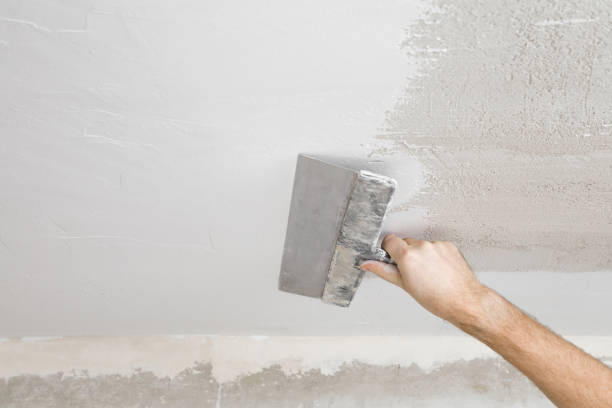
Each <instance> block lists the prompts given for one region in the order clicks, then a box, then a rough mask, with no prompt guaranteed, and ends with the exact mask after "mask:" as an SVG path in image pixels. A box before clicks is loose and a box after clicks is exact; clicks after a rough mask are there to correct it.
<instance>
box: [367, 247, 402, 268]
mask: <svg viewBox="0 0 612 408" xmlns="http://www.w3.org/2000/svg"><path fill="white" fill-rule="evenodd" d="M371 260H373V261H380V262H384V263H388V264H391V265H397V264H396V263H395V261H394V260H393V259H391V255H389V253H388V252H387V251H385V250H384V249H382V248H376V249H375V250H374V253H373V254H372V256H371Z"/></svg>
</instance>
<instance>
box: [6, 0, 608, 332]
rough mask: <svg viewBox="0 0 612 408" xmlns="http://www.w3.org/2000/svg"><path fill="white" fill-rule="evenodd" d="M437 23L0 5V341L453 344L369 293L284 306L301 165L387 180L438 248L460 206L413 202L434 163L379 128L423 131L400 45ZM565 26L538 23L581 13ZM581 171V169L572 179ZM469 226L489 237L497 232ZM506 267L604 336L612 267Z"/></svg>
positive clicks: (491, 274) (498, 266) (199, 7)
mask: <svg viewBox="0 0 612 408" xmlns="http://www.w3.org/2000/svg"><path fill="white" fill-rule="evenodd" d="M598 4H599V3H598ZM599 6H600V7H604V6H601V5H599ZM491 7H492V6H491ZM500 7H501V6H500ZM548 7H550V8H551V10H552V13H549V14H555V13H554V11H555V6H554V4H552V3H551V5H549V6H548ZM577 7H578V6H577ZM427 9H428V5H427V4H425V3H420V2H403V1H390V2H374V1H341V2H333V3H329V2H323V1H315V2H308V3H293V2H292V3H287V2H282V1H274V2H270V3H267V4H266V6H265V7H264V6H262V5H261V4H256V3H251V2H246V1H209V2H204V3H202V2H198V1H178V2H172V3H168V2H162V1H158V0H155V1H126V0H117V1H89V2H77V1H73V2H59V1H49V2H44V3H38V2H35V1H31V0H30V1H4V2H2V4H1V5H0V41H1V42H0V45H1V46H0V92H1V93H2V97H1V98H0V139H1V145H0V146H1V147H0V186H1V188H0V271H2V273H1V274H0V293H1V294H2V296H0V334H1V335H5V336H22V335H29V336H40V335H70V334H72V335H84V334H105V335H119V334H172V333H174V334H184V333H208V334H214V333H217V334H253V333H261V334H268V335H273V334H286V335H316V334H337V335H348V334H367V335H371V334H387V335H395V334H409V335H414V334H432V335H433V334H455V333H456V331H455V329H454V328H452V327H450V326H449V325H447V324H445V323H443V322H441V321H439V320H438V319H436V318H434V317H431V316H429V315H428V314H427V313H425V312H424V311H422V310H421V309H420V308H419V307H418V306H417V305H416V304H415V303H414V302H413V301H412V300H410V299H409V298H408V297H407V295H405V294H404V293H402V292H401V291H399V290H397V289H396V288H393V287H390V286H389V285H386V284H385V283H384V282H381V281H377V280H373V279H368V280H364V282H363V284H362V287H361V288H360V290H359V291H358V293H357V295H356V297H355V301H354V303H353V305H352V306H351V307H350V308H349V309H347V310H341V309H337V308H334V307H330V306H327V305H323V304H321V303H319V302H317V301H315V300H312V299H305V298H300V297H297V296H292V295H288V294H284V293H280V292H278V291H277V290H276V282H277V277H278V269H279V264H280V257H281V250H282V244H283V239H284V230H285V226H286V218H287V211H288V205H289V199H290V192H291V182H292V177H293V168H294V164H295V159H296V155H297V153H298V152H310V153H319V154H325V155H330V156H338V157H342V158H347V159H351V158H352V159H355V158H357V159H362V160H363V159H366V160H368V161H369V163H367V166H368V167H369V169H370V170H373V171H378V172H381V173H383V174H388V175H390V176H392V177H394V178H396V179H397V180H398V182H399V190H398V192H397V197H396V201H395V202H396V203H397V207H396V211H395V212H393V213H391V214H390V215H389V217H388V222H387V225H386V226H385V228H386V230H387V231H393V232H397V233H400V234H410V235H416V236H421V234H424V233H429V234H431V231H430V229H429V227H430V226H431V222H432V219H431V217H430V215H431V214H430V209H435V210H436V211H438V214H440V211H441V210H444V208H449V207H448V206H445V205H446V204H448V203H453V202H454V201H453V200H454V197H452V196H445V197H443V200H441V201H439V202H436V203H434V202H433V201H432V202H431V203H430V204H431V205H427V203H425V204H423V203H422V202H421V203H420V204H419V205H413V204H412V202H413V199H414V197H420V196H421V194H422V192H423V191H431V190H427V188H429V187H430V186H431V185H432V184H428V180H429V179H428V178H427V177H429V176H428V174H429V173H428V172H429V171H431V162H430V161H426V160H423V157H420V156H419V155H418V154H416V155H415V154H414V152H413V151H412V150H410V149H409V148H407V147H406V144H407V143H408V144H409V142H410V141H409V140H405V139H402V138H401V135H399V136H397V137H390V134H389V128H388V126H387V125H385V123H387V122H385V120H388V119H389V117H390V116H389V115H387V113H386V112H387V111H389V112H395V116H393V115H392V116H391V118H393V117H395V118H398V117H399V118H400V119H401V120H399V122H398V121H396V122H394V123H395V124H396V125H397V126H396V127H398V129H399V128H401V129H400V130H401V131H403V132H405V131H406V129H405V125H406V124H407V123H408V124H410V123H413V122H411V121H410V120H407V119H406V117H407V116H406V112H408V113H409V112H410V111H407V110H406V109H405V107H406V106H412V105H405V104H404V105H402V104H400V105H397V103H398V101H402V100H405V98H407V97H409V96H410V95H409V94H408V95H407V94H406V90H407V89H408V90H409V89H410V86H411V82H410V80H409V78H408V77H414V76H415V74H416V73H417V66H419V63H420V60H418V59H417V57H416V56H415V55H412V56H410V55H408V56H407V55H405V49H402V48H401V47H400V44H401V43H402V41H404V40H405V39H406V35H407V34H406V33H405V32H404V30H405V29H406V28H408V27H409V26H410V24H412V23H418V22H419V21H420V19H422V18H426V16H427V14H426V13H425V12H426V10H427ZM513 10H516V13H517V18H518V19H519V20H520V19H527V18H528V17H529V16H528V14H527V11H526V9H521V8H516V9H513ZM551 10H548V11H551ZM578 10H579V9H578ZM544 11H547V10H544ZM543 14H546V13H543ZM557 14H558V13H557ZM557 17H558V16H555V15H551V16H550V17H546V18H542V19H538V20H537V21H534V24H535V23H538V22H540V21H545V22H546V21H553V22H558V21H561V22H563V21H570V23H567V24H565V23H564V24H559V25H550V26H549V25H545V26H536V27H540V29H542V30H545V29H549V28H550V27H553V28H554V29H562V28H563V27H575V26H577V24H578V22H576V24H574V23H573V22H572V21H573V20H571V19H572V18H574V19H575V18H580V19H582V18H586V17H584V16H582V15H580V16H573V17H572V16H563V18H562V19H559V18H557ZM589 18H590V17H589ZM521 21H522V20H521ZM525 21H527V20H525ZM468 23H469V22H468ZM468 23H466V24H468ZM581 23H582V22H581ZM584 24H590V23H588V22H584ZM467 27H468V28H475V27H476V26H474V25H472V24H471V23H469V24H468V25H467ZM546 27H548V28H546ZM598 27H599V28H598ZM601 27H602V26H601V25H599V26H593V28H592V29H593V30H605V26H604V28H601ZM476 28H477V27H476ZM568 29H569V28H568ZM488 30H489V32H491V33H492V34H491V35H493V36H494V35H497V34H496V32H495V31H494V30H493V31H491V30H492V29H490V28H489V29H488ZM597 33H599V32H598V31H596V34H597ZM601 33H602V34H603V31H602V32H601ZM427 38H429V37H427ZM563 38H566V36H563ZM494 39H495V38H494V37H493V38H491V41H492V42H494ZM538 44H539V43H538ZM544 44H546V43H545V40H544ZM426 45H427V47H429V48H427V50H429V51H431V52H432V53H433V54H435V47H433V46H432V45H431V44H426ZM494 55H495V54H494ZM503 55H504V54H503V53H502V56H503ZM445 61H448V60H445ZM451 62H452V61H451ZM435 72H444V71H439V70H438V71H435ZM581 72H582V71H581ZM461 73H462V74H463V73H464V72H463V71H461ZM448 80H449V81H451V80H452V78H450V77H448ZM428 86H429V85H428ZM428 89H429V88H428ZM605 90H606V88H603V89H600V90H599V92H600V93H598V94H597V95H605ZM510 102H512V101H510ZM397 106H399V108H398V109H399V110H397V109H395V108H396V107H397ZM421 106H430V105H428V104H422V105H421ZM470 106H471V105H470ZM431 108H432V109H434V108H435V106H434V105H431ZM394 109H395V110H394ZM398 112H399V113H398ZM433 112H438V111H436V110H435V109H434V110H433ZM421 113H422V112H421ZM604 113H605V112H604ZM604 113H601V115H604ZM398 115H399V116H398ZM420 117H423V116H419V118H420ZM470 118H471V116H470V112H461V115H460V116H459V117H458V119H459V120H465V121H467V122H466V123H472V122H469V121H468V119H470ZM428 123H429V122H428ZM436 123H442V122H436ZM453 123H454V122H453ZM461 123H464V122H461ZM609 123H612V122H605V123H602V124H601V126H602V128H601V129H608V128H605V127H604V125H606V126H608V125H609ZM426 125H427V123H425V122H423V124H422V126H426ZM432 126H433V123H432ZM462 129H463V130H465V129H464V128H462ZM476 136H477V135H473V137H476ZM470 140H471V139H470ZM470 143H471V142H470ZM535 145H536V146H537V143H536V144H535ZM402 146H404V148H402ZM486 163H490V162H489V161H487V162H486ZM587 167H588V165H587V164H586V162H585V163H581V162H580V161H579V160H578V161H576V162H575V169H576V172H577V173H576V174H578V175H579V174H580V172H581V171H583V170H585V171H586V169H587ZM588 174H590V173H588ZM469 175H470V173H469V172H468V179H467V180H468V181H469ZM603 177H606V174H605V173H604V174H603ZM608 177H609V174H608ZM449 180H451V181H452V180H453V178H452V177H451V178H449ZM460 181H461V182H462V183H465V182H466V178H465V177H463V178H461V179H460ZM516 182H517V183H519V184H520V182H521V180H516ZM460 186H461V185H459V187H460ZM449 191H451V192H456V191H458V190H457V189H451V190H449ZM440 203H441V204H444V205H442V206H440ZM434 204H435V205H434ZM458 208H460V207H458ZM537 208H541V207H537ZM485 210H487V211H489V210H490V208H489V207H486V208H485ZM576 211H577V212H578V213H580V211H585V212H586V211H588V209H587V208H585V209H584V210H580V208H577V209H576ZM443 214H450V213H443ZM503 214H505V215H506V216H507V214H508V213H503ZM583 214H586V213H583ZM459 215H460V214H459ZM469 215H470V218H469V219H468V220H469V222H470V225H469V231H476V232H477V233H478V234H479V239H480V240H482V239H483V238H482V237H483V236H487V235H486V233H487V232H488V231H489V230H488V229H487V226H486V225H484V226H479V225H478V217H477V215H478V214H475V213H474V212H470V213H469ZM483 215H485V214H483ZM486 217H487V218H486V219H487V220H493V221H495V222H501V220H499V219H497V218H496V217H495V213H490V212H487V214H486ZM434 221H435V219H434ZM454 221H456V220H453V224H452V225H454V226H456V225H458V224H457V223H456V222H454ZM510 221H511V220H508V222H510ZM466 228H467V226H466ZM466 231H467V229H466ZM490 236H491V239H493V238H495V234H492V235H490ZM505 236H507V235H505ZM496 251H497V252H495V251H489V253H488V255H487V256H488V259H491V260H492V261H493V260H494V261H495V262H491V265H494V267H491V268H490V269H494V270H497V271H500V272H495V271H491V270H486V268H483V265H482V264H479V266H480V268H479V270H480V271H479V275H480V276H481V278H482V279H483V281H485V282H486V283H488V284H489V285H490V286H492V287H494V288H496V289H498V290H499V291H500V292H501V293H502V294H504V295H506V296H507V297H509V298H510V300H513V301H515V302H516V303H517V304H519V306H521V307H523V308H524V309H526V310H527V311H529V312H530V313H532V314H534V315H535V316H536V317H537V318H539V319H540V320H541V321H542V322H543V323H545V324H547V325H550V326H551V327H553V328H555V329H556V330H558V331H560V332H562V333H565V334H576V335H610V334H611V330H612V324H610V318H609V316H608V315H607V314H606V313H602V311H606V310H610V309H611V307H612V296H611V291H612V275H611V274H610V273H609V272H607V271H601V270H597V271H596V270H593V271H583V272H581V273H575V272H572V271H565V272H562V273H561V272H557V271H554V270H548V271H546V272H537V271H536V270H535V269H534V268H531V267H532V266H533V264H529V263H526V264H524V265H522V264H520V263H519V264H518V265H519V266H520V267H519V268H518V269H519V271H518V272H512V271H511V270H513V269H516V265H517V262H518V261H517V259H518V260H520V259H522V257H525V258H528V257H527V255H528V253H529V249H524V248H516V247H510V248H501V249H497V250H496ZM473 256H474V258H473V259H472V260H473V261H474V262H476V261H479V260H482V259H484V258H480V257H479V254H478V253H475V255H473ZM468 260H470V259H468ZM506 261H507V262H506ZM504 271H505V272H504Z"/></svg>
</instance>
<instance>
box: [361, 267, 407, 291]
mask: <svg viewBox="0 0 612 408" xmlns="http://www.w3.org/2000/svg"><path fill="white" fill-rule="evenodd" d="M359 267H360V268H361V269H363V270H364V271H368V272H372V273H373V274H374V275H377V276H379V277H381V278H383V279H384V280H386V281H387V282H391V283H392V284H394V285H397V286H399V287H400V288H403V287H404V286H403V281H402V275H400V273H399V270H398V269H397V267H396V266H395V265H391V264H388V263H384V262H378V261H365V262H363V263H362V264H361V265H359Z"/></svg>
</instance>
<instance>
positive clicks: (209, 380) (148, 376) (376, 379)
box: [0, 359, 552, 408]
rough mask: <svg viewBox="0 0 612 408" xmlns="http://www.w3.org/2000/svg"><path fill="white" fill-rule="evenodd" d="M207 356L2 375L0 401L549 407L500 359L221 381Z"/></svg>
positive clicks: (275, 369)
mask: <svg viewBox="0 0 612 408" xmlns="http://www.w3.org/2000/svg"><path fill="white" fill-rule="evenodd" d="M211 372H212V367H211V365H210V364H197V365H194V366H193V367H189V368H186V369H185V370H183V371H182V372H180V373H179V374H178V375H176V376H174V377H158V376H156V375H155V374H153V373H152V372H146V371H136V372H134V373H133V374H131V375H99V376H90V375H89V374H88V373H87V372H85V371H84V372H80V373H75V372H73V373H61V372H59V373H55V374H50V375H46V376H37V375H22V376H17V377H11V378H8V379H6V380H0V405H1V406H4V407H24V408H29V407H50V406H87V407H93V408H95V407H108V406H115V407H143V406H146V407H163V406H172V407H185V408H187V407H200V408H201V407H289V406H292V407H321V406H326V407H331V406H333V407H355V406H368V407H401V406H418V407H444V406H451V405H452V406H455V407H489V406H497V407H516V406H522V407H549V406H552V405H551V404H550V403H548V401H547V400H546V399H545V398H544V396H543V395H542V394H541V393H540V392H539V391H538V390H537V389H536V388H535V386H533V385H532V384H531V383H530V382H529V381H528V380H527V379H525V378H524V377H523V376H522V375H521V374H520V373H518V372H517V371H516V370H515V369H514V368H512V367H511V366H509V365H508V364H507V363H505V362H503V361H501V360H499V359H474V360H470V361H459V362H454V363H450V364H446V365H443V366H440V367H438V368H436V369H435V370H432V371H430V372H426V371H424V370H423V369H421V368H419V367H418V366H417V365H412V366H410V367H400V366H374V365H368V364H362V363H351V364H346V365H343V366H342V367H341V369H340V370H339V371H338V372H336V373H335V374H333V375H325V374H322V373H321V371H320V370H310V371H308V372H305V373H302V374H293V375H291V374H289V375H288V374H286V373H285V372H284V371H283V370H282V369H281V368H280V367H279V366H272V367H269V368H266V369H264V370H262V371H261V372H258V373H255V374H250V375H246V376H243V377H240V378H238V379H236V380H234V381H231V382H229V383H225V384H219V383H218V382H217V381H216V380H215V379H214V377H213V376H212V374H211Z"/></svg>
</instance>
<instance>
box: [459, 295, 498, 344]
mask: <svg viewBox="0 0 612 408" xmlns="http://www.w3.org/2000/svg"><path fill="white" fill-rule="evenodd" d="M503 308H504V299H503V298H502V297H501V296H500V295H499V294H497V293H496V292H495V291H494V290H492V289H490V288H488V287H487V286H484V285H482V284H479V286H478V287H477V288H475V289H474V291H473V292H472V293H471V295H470V296H468V297H467V299H465V301H464V302H463V305H462V307H461V308H459V309H458V313H457V314H456V316H455V319H454V320H453V321H451V323H452V324H454V325H455V326H457V327H458V328H460V329H461V330H463V331H464V332H466V333H468V334H470V335H472V336H475V337H477V338H480V339H483V337H488V336H489V335H492V334H493V333H494V332H495V331H496V329H497V328H498V327H499V325H501V324H503V322H502V320H503V319H502V317H503V314H504V313H503Z"/></svg>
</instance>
